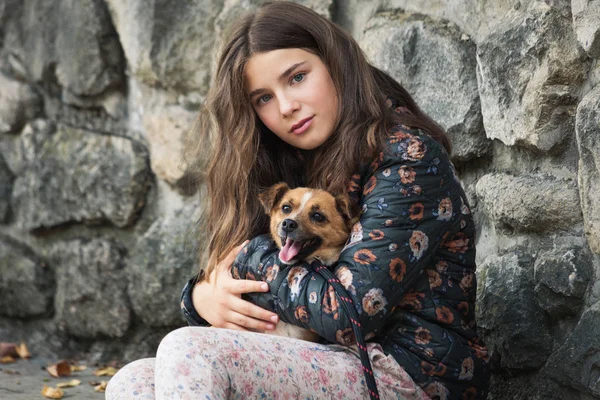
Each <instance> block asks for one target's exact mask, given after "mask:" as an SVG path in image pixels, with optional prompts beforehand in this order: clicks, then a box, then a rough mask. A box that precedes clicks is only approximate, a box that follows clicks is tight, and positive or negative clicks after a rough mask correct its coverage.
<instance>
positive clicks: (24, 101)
mask: <svg viewBox="0 0 600 400" xmlns="http://www.w3.org/2000/svg"><path fill="white" fill-rule="evenodd" d="M0 88H2V90H0V134H2V133H15V132H19V131H20V130H21V129H22V128H23V126H24V125H25V123H26V122H27V121H28V120H30V119H33V118H34V117H35V116H36V115H37V114H39V112H40V109H41V107H42V105H41V99H40V97H39V95H38V94H37V93H36V92H35V90H33V88H32V87H31V86H30V85H28V84H26V83H23V82H20V81H18V80H15V79H11V78H10V77H8V76H6V75H5V74H3V73H2V72H0Z"/></svg>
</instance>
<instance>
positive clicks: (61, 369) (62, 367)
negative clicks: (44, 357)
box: [46, 361, 71, 378]
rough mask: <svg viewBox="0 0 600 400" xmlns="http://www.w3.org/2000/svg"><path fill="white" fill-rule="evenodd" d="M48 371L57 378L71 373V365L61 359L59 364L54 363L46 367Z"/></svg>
mask: <svg viewBox="0 0 600 400" xmlns="http://www.w3.org/2000/svg"><path fill="white" fill-rule="evenodd" d="M46 371H48V373H49V374H50V375H52V376H53V377H55V378H60V377H63V376H70V375H71V367H70V366H69V363H68V362H66V361H61V362H59V363H57V364H52V365H49V366H47V367H46Z"/></svg>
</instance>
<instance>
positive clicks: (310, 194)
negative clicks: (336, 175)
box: [259, 183, 357, 341]
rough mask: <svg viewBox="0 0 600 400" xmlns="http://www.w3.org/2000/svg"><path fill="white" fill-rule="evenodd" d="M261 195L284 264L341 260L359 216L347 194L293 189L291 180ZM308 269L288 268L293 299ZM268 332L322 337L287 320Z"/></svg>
mask: <svg viewBox="0 0 600 400" xmlns="http://www.w3.org/2000/svg"><path fill="white" fill-rule="evenodd" d="M259 198H260V201H261V203H262V205H263V207H264V209H265V212H266V213H267V214H268V215H269V216H270V218H271V222H270V231H271V236H272V237H273V240H275V243H276V244H277V246H278V247H279V249H280V252H279V259H280V260H281V262H282V264H284V265H293V264H297V263H299V262H301V261H306V262H312V261H314V260H319V261H320V262H322V263H323V264H324V265H327V266H329V265H332V264H333V263H335V262H336V261H337V260H338V258H339V255H340V252H341V251H342V248H343V247H344V245H345V244H346V241H347V240H348V237H349V236H350V231H351V230H352V226H353V225H354V223H355V222H356V220H357V218H356V214H357V213H356V211H355V210H354V208H353V206H352V203H351V202H350V199H349V198H348V197H347V196H345V195H339V196H335V197H334V196H333V195H332V194H330V193H329V192H327V191H324V190H319V189H309V188H296V189H290V188H289V187H288V185H287V184H285V183H278V184H276V185H273V186H271V187H270V188H269V189H267V190H266V191H265V192H263V193H261V194H260V195H259ZM307 273H308V271H307V270H306V269H305V268H304V267H300V266H296V267H293V268H292V269H291V270H290V271H289V272H288V285H289V287H290V295H291V296H292V299H291V300H293V299H294V297H295V296H297V295H298V294H299V292H300V282H301V281H302V278H304V276H306V274H307ZM265 333H270V334H275V335H280V336H288V337H292V338H296V339H303V340H309V341H317V340H318V339H319V336H318V335H317V334H316V333H314V332H310V331H308V330H306V329H303V328H300V327H298V326H295V325H291V324H286V323H284V322H279V323H278V324H277V327H276V329H275V331H269V332H265Z"/></svg>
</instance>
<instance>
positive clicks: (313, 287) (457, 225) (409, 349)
mask: <svg viewBox="0 0 600 400" xmlns="http://www.w3.org/2000/svg"><path fill="white" fill-rule="evenodd" d="M348 193H349V194H350V196H351V197H353V198H354V199H355V200H357V201H358V202H359V204H360V205H362V214H361V217H360V221H359V222H358V223H357V224H356V225H355V226H354V229H353V231H352V234H351V237H350V239H349V241H348V243H347V245H346V246H345V248H344V249H343V251H342V253H341V256H340V259H339V261H338V262H337V263H336V264H334V265H333V266H332V267H331V268H332V270H333V271H334V273H335V275H336V276H337V277H338V279H339V280H340V281H341V282H342V284H343V286H344V287H345V288H346V290H347V291H348V293H349V294H350V295H351V297H352V300H353V302H354V305H355V307H356V309H357V311H358V315H359V316H360V323H361V325H362V327H363V332H364V335H365V337H366V339H367V341H373V342H378V343H380V344H381V346H382V348H383V349H384V351H385V352H386V354H391V355H392V356H393V357H394V358H395V359H396V360H397V361H398V363H399V364H400V365H401V366H402V367H403V368H404V369H405V370H406V371H407V372H408V373H409V374H410V376H411V377H412V378H413V380H414V381H415V382H416V383H417V384H419V385H420V386H421V387H422V388H423V389H424V390H425V392H426V393H427V394H429V396H430V397H431V398H432V399H483V398H485V397H486V396H487V391H488V384H489V368H488V355H487V350H486V348H485V346H484V345H483V344H482V343H481V341H480V340H479V338H478V336H477V331H476V330H477V328H476V323H475V295H476V283H475V226H474V223H473V218H472V216H471V213H470V209H469V205H468V202H467V199H466V196H465V193H464V191H463V189H462V187H461V184H460V182H459V181H458V179H457V177H456V175H455V171H454V167H453V165H452V163H451V162H450V160H449V157H448V155H447V153H446V151H445V150H444V148H443V147H442V146H441V145H440V144H439V143H438V142H436V141H435V140H433V139H432V138H431V137H429V136H428V135H427V134H425V133H423V132H422V131H420V130H413V129H410V128H408V127H406V126H400V125H398V126H396V127H394V129H392V131H391V136H390V137H389V138H388V140H387V148H386V149H385V151H383V152H381V153H380V154H379V156H378V157H377V158H376V159H375V160H373V161H372V162H371V163H370V165H364V166H362V167H361V168H360V170H359V171H358V173H357V174H355V175H354V176H353V177H352V180H351V183H350V185H349V188H348ZM277 255H278V250H277V248H276V246H275V244H274V242H273V241H272V240H271V238H270V237H269V236H268V235H263V236H259V237H257V238H255V239H253V240H252V241H250V243H248V244H247V245H246V247H245V249H244V250H243V251H242V252H240V255H238V257H237V259H236V261H235V262H234V264H233V267H232V273H233V275H234V277H236V278H240V279H253V280H264V281H267V282H269V285H270V291H269V292H266V293H256V294H251V295H249V296H247V298H248V299H249V300H251V301H252V302H254V303H256V304H258V305H259V306H261V307H264V308H266V309H269V310H272V311H274V312H276V313H277V314H279V316H280V318H281V319H282V320H283V321H285V322H288V323H292V324H295V325H298V326H302V327H304V328H308V329H311V330H313V331H315V332H317V333H318V334H319V335H320V336H321V337H322V338H324V340H325V341H327V342H331V343H339V344H343V345H350V344H352V343H353V342H354V335H353V333H352V325H351V322H350V320H349V317H348V316H347V315H346V314H345V312H344V310H343V308H342V307H341V306H340V305H339V304H338V300H337V299H336V296H335V294H334V289H333V287H332V286H331V285H330V284H329V283H328V282H327V280H326V279H324V278H323V277H321V276H320V275H319V274H318V273H316V272H314V268H315V265H314V264H315V263H313V265H309V264H300V265H294V266H291V267H285V266H282V264H280V261H279V259H278V257H277Z"/></svg>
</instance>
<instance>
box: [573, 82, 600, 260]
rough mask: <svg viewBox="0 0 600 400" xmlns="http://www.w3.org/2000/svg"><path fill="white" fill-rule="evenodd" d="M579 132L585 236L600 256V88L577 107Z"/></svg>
mask: <svg viewBox="0 0 600 400" xmlns="http://www.w3.org/2000/svg"><path fill="white" fill-rule="evenodd" d="M576 132H577V148H578V149H579V175H578V179H579V195H580V197H581V206H582V209H583V221H584V226H585V234H586V237H587V240H588V243H589V245H590V248H591V249H592V251H593V252H595V253H596V254H600V203H599V202H598V199H599V198H600V173H599V172H598V168H599V166H600V85H598V86H597V87H596V88H595V89H594V90H592V91H591V92H589V93H588V94H587V95H586V96H585V97H584V98H583V100H582V101H581V103H580V104H579V106H578V107H577V129H576Z"/></svg>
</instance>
